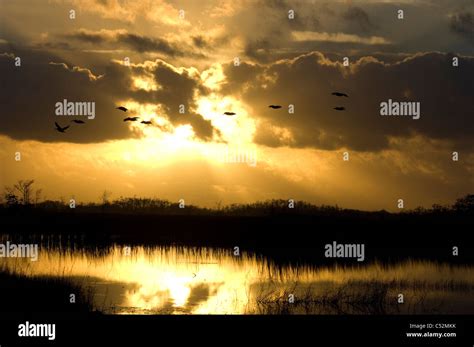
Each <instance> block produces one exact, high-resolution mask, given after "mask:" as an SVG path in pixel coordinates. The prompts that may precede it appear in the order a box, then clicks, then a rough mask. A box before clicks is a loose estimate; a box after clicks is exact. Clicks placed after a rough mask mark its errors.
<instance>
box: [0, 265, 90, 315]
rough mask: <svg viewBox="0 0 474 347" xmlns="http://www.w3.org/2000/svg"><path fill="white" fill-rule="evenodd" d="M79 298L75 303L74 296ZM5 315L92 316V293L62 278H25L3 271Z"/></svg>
mask: <svg viewBox="0 0 474 347" xmlns="http://www.w3.org/2000/svg"><path fill="white" fill-rule="evenodd" d="M71 294H74V295H75V303H71V302H70V295H71ZM0 297H1V298H2V304H1V310H0V311H1V313H0V314H2V315H4V314H8V313H14V312H26V313H28V312H29V313H31V312H38V313H40V312H48V313H51V312H59V313H89V312H92V311H93V305H92V293H90V292H84V291H83V290H82V289H81V288H80V286H77V285H74V284H73V283H72V282H71V281H69V280H68V279H66V278H61V277H48V276H23V275H20V274H14V273H13V272H11V271H9V270H6V269H0Z"/></svg>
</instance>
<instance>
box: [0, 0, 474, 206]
mask: <svg viewBox="0 0 474 347" xmlns="http://www.w3.org/2000/svg"><path fill="white" fill-rule="evenodd" d="M400 9H402V10H403V11H404V12H403V13H404V19H398V18H397V16H398V12H397V11H398V10H400ZM71 10H74V11H75V18H74V19H71V18H70V13H71V12H70V11H71ZM290 10H293V11H294V13H295V15H294V19H290V18H288V15H289V11H290ZM180 11H181V12H180ZM183 11H184V12H183ZM16 57H19V58H21V66H15V58H16ZM344 57H349V61H350V64H349V66H343V58H344ZM453 57H458V58H459V66H453V64H452V61H453ZM236 58H237V59H238V60H239V62H240V65H238V66H236V65H235V64H234V63H235V60H236ZM127 59H128V60H127ZM127 61H129V62H130V63H129V64H128V63H127ZM0 76H1V77H0V85H1V93H0V105H1V114H0V187H3V186H5V185H12V184H13V183H15V182H16V181H17V180H19V179H27V178H31V179H35V181H36V187H37V188H42V189H43V195H44V198H46V199H58V198H60V197H63V198H65V199H69V198H71V197H74V198H76V200H78V201H80V202H89V201H98V199H99V196H100V195H101V194H102V192H103V191H104V190H108V191H110V192H112V196H111V197H112V199H114V198H118V197H120V196H146V197H157V198H164V199H169V200H172V201H177V200H178V199H181V198H183V199H185V201H186V202H187V203H191V204H197V205H202V206H211V207H213V206H215V205H216V203H218V202H221V203H222V204H229V203H238V202H254V201H258V200H266V199H272V198H282V199H290V198H291V199H295V200H297V201H298V200H305V201H309V202H312V203H315V204H338V205H339V206H343V207H348V208H358V209H369V210H378V209H387V210H392V211H394V210H397V199H400V198H402V199H404V201H405V207H406V208H415V207H417V206H425V207H430V206H431V205H432V204H434V203H441V204H444V203H452V202H453V201H454V200H455V199H456V198H458V197H461V196H463V195H466V194H467V193H473V192H474V2H473V1H472V0H444V1H439V0H432V1H431V0H420V1H408V0H405V1H371V0H367V1H362V0H361V1H356V0H354V1H318V0H314V1H311V0H304V1H296V0H295V1H290V0H202V1H191V0H187V1H178V0H167V1H165V0H142V1H138V0H137V1H135V0H130V1H127V0H123V1H121V0H77V1H76V0H71V1H66V0H64V1H62V0H49V1H47V0H45V1H38V0H22V1H13V0H11V1H10V0H0ZM334 91H341V92H344V93H347V94H348V95H349V98H345V97H337V96H333V95H331V93H332V92H334ZM64 99H67V100H68V101H73V102H76V101H77V102H94V103H95V118H94V119H90V120H89V119H87V117H85V116H74V117H70V116H58V115H56V114H55V104H56V103H57V102H62V101H63V100H64ZM388 99H392V100H394V101H414V102H420V103H421V117H420V119H418V120H414V119H412V118H411V117H396V116H395V117H387V116H381V115H380V106H379V105H380V103H381V102H384V101H388ZM271 104H278V105H282V108H281V109H276V110H274V109H271V108H269V107H268V105H271ZM290 104H291V105H294V113H293V114H291V113H289V112H288V106H289V105H290ZM180 105H184V108H185V113H184V114H181V113H180V112H179V106H180ZM117 106H125V107H127V108H128V109H129V111H128V112H127V113H123V112H122V111H120V110H117V109H116V107H117ZM336 106H344V107H345V108H346V110H345V111H336V110H334V109H333V108H334V107H336ZM229 111H231V112H235V113H236V115H234V116H226V115H223V113H224V112H229ZM126 116H138V117H140V120H151V121H152V123H153V124H151V125H145V124H141V123H139V122H123V121H122V120H123V118H125V117H126ZM72 119H81V120H84V121H85V122H86V123H85V124H72V125H71V124H70V121H71V120H72ZM55 122H58V123H59V124H60V125H62V126H66V125H71V126H70V128H69V129H68V130H67V131H66V132H65V133H60V132H58V131H56V130H55V126H54V123H55ZM453 151H457V152H458V153H459V160H458V161H453V160H452V152H453ZM16 152H20V153H21V161H16V160H15V153H16ZM344 152H348V153H349V160H348V161H344V160H343V153H344ZM226 153H239V154H241V155H248V156H253V157H254V158H256V165H255V166H252V165H248V164H247V163H228V162H225V160H223V158H226Z"/></svg>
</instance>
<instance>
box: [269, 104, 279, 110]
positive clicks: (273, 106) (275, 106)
mask: <svg viewBox="0 0 474 347" xmlns="http://www.w3.org/2000/svg"><path fill="white" fill-rule="evenodd" d="M268 107H270V108H273V109H274V110H276V109H279V108H281V106H280V105H270V106H268Z"/></svg>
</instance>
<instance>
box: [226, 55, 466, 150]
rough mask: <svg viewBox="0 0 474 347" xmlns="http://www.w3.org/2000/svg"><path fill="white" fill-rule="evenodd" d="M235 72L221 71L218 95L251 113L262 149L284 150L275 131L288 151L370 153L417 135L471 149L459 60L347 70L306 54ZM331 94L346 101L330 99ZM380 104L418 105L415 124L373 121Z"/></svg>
mask: <svg viewBox="0 0 474 347" xmlns="http://www.w3.org/2000/svg"><path fill="white" fill-rule="evenodd" d="M239 68H243V69H242V70H239V71H240V72H237V69H236V68H235V67H234V66H232V65H229V66H226V68H225V74H226V76H227V83H226V84H225V85H224V86H223V92H224V93H240V95H241V96H242V98H243V101H245V102H246V103H247V104H249V105H250V106H251V107H252V109H253V110H254V112H255V116H256V117H257V118H258V119H260V120H262V123H261V126H260V127H259V128H258V129H257V136H256V140H257V141H260V142H261V143H263V144H266V145H269V146H277V145H282V146H283V145H288V144H289V143H288V139H287V138H283V137H282V136H281V134H279V132H278V131H277V130H278V128H279V129H286V130H289V131H290V132H291V133H292V135H293V142H290V144H291V145H293V146H296V147H315V148H321V149H338V148H342V147H348V148H352V149H355V150H361V151H376V150H380V149H384V148H387V147H388V146H389V139H390V137H410V136H412V135H414V134H421V135H424V136H426V137H428V138H431V139H439V140H448V141H451V142H452V143H453V146H457V148H461V147H463V148H469V150H471V151H472V150H473V145H474V141H473V137H472V134H473V132H474V118H472V114H473V112H474V99H473V98H472V94H473V91H474V80H473V79H472V78H471V77H470V76H472V75H474V58H468V57H460V66H459V67H457V68H456V67H453V66H452V57H451V56H450V55H445V54H440V53H427V54H418V55H414V56H412V57H410V58H406V59H404V60H401V61H399V62H396V63H392V64H386V63H382V62H380V61H378V60H377V59H375V58H371V57H369V58H363V59H361V60H360V61H358V62H357V63H353V64H352V67H351V68H350V69H349V68H347V67H342V66H341V64H339V63H337V64H336V63H334V62H331V61H329V60H328V59H326V58H325V57H324V56H323V55H322V54H320V53H311V54H306V55H303V56H301V57H299V58H297V59H294V60H286V61H280V62H278V63H274V64H271V65H251V64H243V65H241V66H240V67H239ZM236 76H238V78H237V77H236ZM265 77H267V78H265ZM268 79H270V80H271V82H269V80H268ZM335 90H338V91H343V92H346V93H348V94H349V96H350V97H349V98H337V97H335V96H332V95H331V93H332V92H333V91H335ZM388 99H392V100H393V101H415V102H420V103H421V118H420V119H418V120H413V119H411V118H409V117H382V116H380V103H381V102H383V101H387V100H388ZM269 103H278V104H281V105H285V107H286V106H287V105H289V104H294V105H295V114H294V115H289V114H288V112H287V111H286V110H285V109H282V110H279V111H276V112H275V111H274V110H270V109H268V104H269ZM335 106H345V107H346V111H344V112H337V111H335V110H333V108H334V107H335ZM272 126H274V127H277V129H276V130H275V131H274V129H272ZM272 134H273V137H272Z"/></svg>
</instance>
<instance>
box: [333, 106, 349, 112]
mask: <svg viewBox="0 0 474 347" xmlns="http://www.w3.org/2000/svg"><path fill="white" fill-rule="evenodd" d="M334 109H335V110H337V111H344V110H345V109H346V108H345V107H334Z"/></svg>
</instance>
